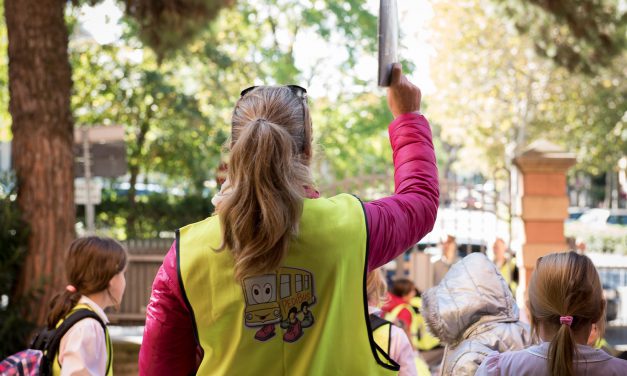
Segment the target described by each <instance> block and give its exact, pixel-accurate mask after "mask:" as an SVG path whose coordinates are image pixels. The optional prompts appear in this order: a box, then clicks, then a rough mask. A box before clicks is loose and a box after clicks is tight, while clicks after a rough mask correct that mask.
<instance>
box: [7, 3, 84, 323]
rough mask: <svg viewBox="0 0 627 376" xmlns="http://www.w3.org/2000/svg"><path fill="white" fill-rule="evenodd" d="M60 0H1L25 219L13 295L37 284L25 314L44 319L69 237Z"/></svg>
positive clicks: (69, 162) (68, 138) (67, 113)
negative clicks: (25, 231)
mask: <svg viewBox="0 0 627 376" xmlns="http://www.w3.org/2000/svg"><path fill="white" fill-rule="evenodd" d="M65 4H66V1H65V0H5V17H6V24H7V31H8V40H9V48H8V50H9V51H8V52H9V93H10V102H9V111H10V113H11V116H12V118H13V124H12V128H11V129H12V132H13V148H12V150H13V167H14V168H15V172H16V175H17V181H18V204H19V207H20V209H21V211H22V215H23V217H24V219H25V221H26V223H27V224H28V225H29V227H30V229H29V231H30V232H29V240H28V252H27V255H26V258H25V261H24V265H23V266H22V270H21V272H20V276H19V279H18V286H17V291H16V294H17V297H21V296H25V295H27V294H28V293H30V292H33V291H34V289H39V288H41V289H42V290H41V291H42V293H43V295H42V296H40V300H39V301H37V302H33V303H34V304H32V305H31V306H30V307H26V308H25V312H24V314H25V315H26V317H27V318H28V319H30V320H32V321H33V322H36V323H37V324H42V323H43V322H44V318H45V313H46V310H47V306H48V304H47V303H48V301H49V299H50V297H51V296H52V295H53V294H54V293H55V292H57V291H58V290H59V289H60V288H61V286H62V285H63V282H64V280H65V273H64V265H63V264H64V262H63V261H64V253H65V250H66V249H67V248H68V246H69V244H70V242H71V241H72V240H73V238H74V220H75V208H74V189H73V187H74V185H73V182H74V171H73V133H72V127H73V124H72V116H71V110H70V91H71V87H72V78H71V69H70V64H69V61H68V51H67V50H68V32H67V27H66V24H65V18H64V8H65Z"/></svg>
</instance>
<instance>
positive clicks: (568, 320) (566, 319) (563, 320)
mask: <svg viewBox="0 0 627 376" xmlns="http://www.w3.org/2000/svg"><path fill="white" fill-rule="evenodd" d="M572 323H573V317H572V316H560V324H561V325H568V326H569V327H570V325H571V324H572Z"/></svg>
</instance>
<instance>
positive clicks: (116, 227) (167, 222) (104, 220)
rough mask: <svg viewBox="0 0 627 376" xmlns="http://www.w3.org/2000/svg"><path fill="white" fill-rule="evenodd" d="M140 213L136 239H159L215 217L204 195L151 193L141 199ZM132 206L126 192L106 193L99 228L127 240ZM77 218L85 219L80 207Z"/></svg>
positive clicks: (100, 213)
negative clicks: (167, 233)
mask: <svg viewBox="0 0 627 376" xmlns="http://www.w3.org/2000/svg"><path fill="white" fill-rule="evenodd" d="M136 205H137V209H138V211H139V212H140V213H141V216H140V217H139V218H138V220H137V223H136V226H135V234H134V238H135V239H153V238H158V237H159V235H160V233H161V232H163V231H166V232H167V231H170V232H172V231H174V230H176V229H177V228H180V227H182V226H185V225H187V224H189V223H194V222H198V221H200V220H203V219H205V218H207V217H208V216H210V215H211V214H212V213H213V210H214V208H213V205H212V204H211V200H210V198H208V197H206V196H204V195H202V194H186V195H185V196H182V197H181V196H174V195H171V194H168V193H167V192H166V193H150V194H148V195H143V196H139V197H138V200H137V203H136ZM130 207H131V206H130V204H129V202H128V195H127V194H125V192H120V191H116V190H113V189H107V190H105V191H103V197H102V203H101V204H100V205H97V206H96V214H97V217H96V227H97V228H98V229H99V232H103V233H107V234H108V235H110V236H114V237H116V238H117V239H122V240H124V239H127V238H128V236H127V233H126V218H128V216H129V210H130ZM77 214H78V218H79V219H82V217H83V216H84V212H83V207H80V210H79V212H78V213H77Z"/></svg>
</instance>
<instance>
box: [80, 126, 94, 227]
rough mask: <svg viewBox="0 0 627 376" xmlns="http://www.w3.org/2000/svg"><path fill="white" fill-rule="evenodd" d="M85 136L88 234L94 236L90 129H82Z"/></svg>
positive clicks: (84, 162) (84, 153)
mask: <svg viewBox="0 0 627 376" xmlns="http://www.w3.org/2000/svg"><path fill="white" fill-rule="evenodd" d="M81 131H82V135H83V164H84V165H83V167H84V168H85V190H86V192H85V199H86V201H85V222H86V226H87V234H88V235H93V234H94V232H95V230H96V229H95V227H96V226H95V225H94V204H93V203H92V200H91V159H90V152H89V151H90V150H89V129H88V128H86V127H83V128H82V130H81Z"/></svg>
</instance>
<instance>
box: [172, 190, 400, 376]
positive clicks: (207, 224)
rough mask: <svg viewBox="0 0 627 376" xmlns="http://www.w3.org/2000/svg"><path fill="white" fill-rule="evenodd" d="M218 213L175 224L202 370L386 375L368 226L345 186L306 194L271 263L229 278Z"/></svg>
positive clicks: (389, 366)
mask: <svg viewBox="0 0 627 376" xmlns="http://www.w3.org/2000/svg"><path fill="white" fill-rule="evenodd" d="M220 228H221V224H220V220H219V217H218V216H212V217H209V218H207V219H205V220H204V221H201V222H198V223H195V224H192V225H189V226H186V227H183V228H182V229H180V231H177V242H176V244H177V247H178V249H177V257H178V268H179V279H180V282H181V287H182V289H181V290H182V292H183V296H184V299H185V300H186V302H187V303H188V306H189V308H190V311H191V312H192V313H193V317H194V326H195V329H196V334H197V339H198V341H199V343H200V346H201V347H202V349H203V350H204V357H203V360H202V363H201V364H200V368H199V369H198V374H199V375H238V376H239V375H260V374H262V375H325V376H326V375H392V374H395V373H396V372H397V370H398V365H397V364H396V363H394V362H393V361H391V359H389V357H388V356H387V354H384V353H383V354H382V353H381V349H377V346H376V344H375V342H374V339H373V336H372V333H370V332H369V329H368V328H369V326H368V307H367V301H366V294H365V281H366V278H365V273H366V271H367V263H366V260H367V245H368V236H367V228H366V220H365V214H364V210H363V206H362V204H361V202H360V201H359V200H358V199H357V198H355V197H353V196H350V195H345V194H343V195H339V196H335V197H333V198H329V199H324V198H320V199H305V200H304V207H303V214H302V217H301V221H300V224H299V234H298V236H297V237H296V238H295V239H293V240H292V242H291V244H290V248H289V252H288V254H287V256H286V257H285V259H284V260H283V262H282V266H281V267H279V268H278V269H277V270H276V271H274V272H268V273H265V274H263V275H258V276H254V277H249V278H246V279H244V281H242V283H239V282H238V281H236V280H235V277H234V271H233V266H234V260H233V256H232V254H231V252H229V251H222V252H216V251H215V249H217V248H219V247H220V245H221V244H222V232H221V229H220Z"/></svg>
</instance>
